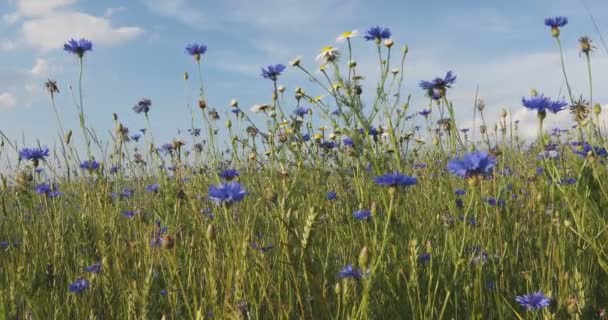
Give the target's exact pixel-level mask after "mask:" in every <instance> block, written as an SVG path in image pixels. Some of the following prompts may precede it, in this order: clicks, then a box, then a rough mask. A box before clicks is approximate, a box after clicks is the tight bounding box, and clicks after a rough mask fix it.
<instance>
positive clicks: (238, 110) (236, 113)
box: [230, 108, 243, 116]
mask: <svg viewBox="0 0 608 320" xmlns="http://www.w3.org/2000/svg"><path fill="white" fill-rule="evenodd" d="M230 112H232V113H234V115H235V116H239V115H240V114H241V113H243V111H241V109H239V108H232V110H230Z"/></svg>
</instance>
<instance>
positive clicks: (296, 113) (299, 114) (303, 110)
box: [293, 107, 310, 117]
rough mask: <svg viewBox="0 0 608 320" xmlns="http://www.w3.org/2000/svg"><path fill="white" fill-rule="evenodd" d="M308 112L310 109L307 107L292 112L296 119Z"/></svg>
mask: <svg viewBox="0 0 608 320" xmlns="http://www.w3.org/2000/svg"><path fill="white" fill-rule="evenodd" d="M308 110H310V109H309V108H307V107H299V108H297V109H296V110H294V112H293V113H294V114H295V115H296V116H298V117H304V116H305V115H306V114H307V113H308Z"/></svg>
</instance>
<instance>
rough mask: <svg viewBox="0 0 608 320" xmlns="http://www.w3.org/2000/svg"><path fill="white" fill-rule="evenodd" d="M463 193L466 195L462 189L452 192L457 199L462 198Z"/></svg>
mask: <svg viewBox="0 0 608 320" xmlns="http://www.w3.org/2000/svg"><path fill="white" fill-rule="evenodd" d="M465 193H467V192H466V191H464V189H456V191H454V194H455V195H456V196H458V197H461V196H464V195H465Z"/></svg>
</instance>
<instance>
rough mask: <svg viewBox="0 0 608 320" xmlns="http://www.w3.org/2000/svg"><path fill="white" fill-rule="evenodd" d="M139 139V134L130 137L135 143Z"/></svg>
mask: <svg viewBox="0 0 608 320" xmlns="http://www.w3.org/2000/svg"><path fill="white" fill-rule="evenodd" d="M139 139H141V134H139V133H136V134H134V135H132V136H131V140H135V142H137V141H139Z"/></svg>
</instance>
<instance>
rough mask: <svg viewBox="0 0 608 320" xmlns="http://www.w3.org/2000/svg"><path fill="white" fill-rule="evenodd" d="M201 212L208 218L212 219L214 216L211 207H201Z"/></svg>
mask: <svg viewBox="0 0 608 320" xmlns="http://www.w3.org/2000/svg"><path fill="white" fill-rule="evenodd" d="M201 214H202V215H204V216H205V218H207V219H208V220H213V218H214V217H215V216H214V215H213V210H212V209H211V208H205V209H202V210H201Z"/></svg>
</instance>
